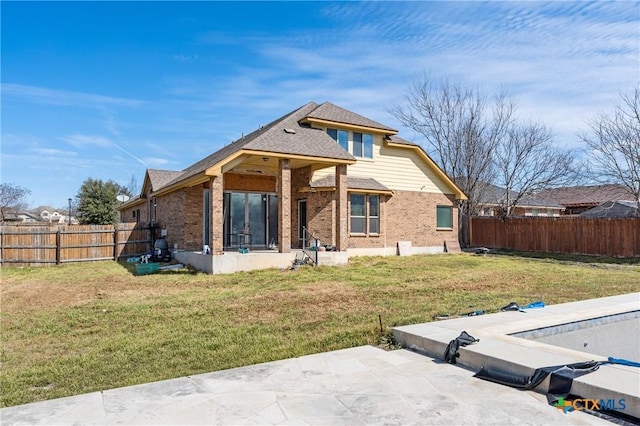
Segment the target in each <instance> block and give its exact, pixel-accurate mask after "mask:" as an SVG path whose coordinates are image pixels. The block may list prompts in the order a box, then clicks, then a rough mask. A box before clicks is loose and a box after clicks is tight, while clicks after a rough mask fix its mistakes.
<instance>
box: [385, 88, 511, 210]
mask: <svg viewBox="0 0 640 426" xmlns="http://www.w3.org/2000/svg"><path fill="white" fill-rule="evenodd" d="M391 113H392V114H393V115H394V116H395V117H396V118H397V119H398V120H399V121H400V122H401V123H402V124H403V125H405V126H407V127H409V128H410V129H412V130H414V131H415V132H417V133H419V134H420V135H422V136H423V137H424V139H425V141H426V143H427V147H426V151H427V153H429V155H430V156H432V157H433V159H434V161H435V162H436V163H437V164H438V165H439V166H440V168H441V169H442V170H443V171H444V172H445V173H446V174H447V175H448V176H449V177H450V178H451V179H453V181H454V182H455V183H456V185H458V187H459V188H460V189H461V190H462V191H463V192H464V193H465V194H466V195H467V197H468V201H467V203H466V204H465V205H464V206H463V212H461V213H466V214H473V213H475V212H476V209H477V205H478V202H479V201H480V199H481V198H482V193H483V190H484V189H485V188H486V185H485V184H486V183H487V182H492V181H493V180H494V173H495V170H494V168H493V166H494V163H493V162H492V158H493V156H494V151H495V150H496V148H497V146H498V144H499V143H500V141H501V140H502V139H504V138H505V137H507V134H508V130H509V126H510V125H511V123H512V122H513V119H514V114H515V105H514V103H513V102H511V101H509V100H508V99H507V96H506V94H505V93H504V92H501V93H499V94H498V95H496V96H495V98H494V99H493V100H492V101H491V102H489V101H488V100H487V96H486V95H485V94H483V93H482V92H481V91H480V90H479V89H476V90H472V89H468V88H465V87H464V86H462V85H461V84H454V83H451V82H450V81H448V80H443V81H442V82H440V83H438V82H433V81H432V80H430V79H429V78H428V77H424V78H423V79H422V80H420V81H417V82H414V83H413V85H412V86H411V87H410V89H409V91H408V94H407V96H406V106H404V107H403V106H396V107H394V108H393V109H392V110H391Z"/></svg>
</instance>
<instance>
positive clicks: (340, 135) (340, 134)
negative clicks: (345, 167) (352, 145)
mask: <svg viewBox="0 0 640 426" xmlns="http://www.w3.org/2000/svg"><path fill="white" fill-rule="evenodd" d="M327 134H328V135H329V136H331V138H333V140H334V141H336V142H338V143H339V144H340V146H341V147H343V148H344V149H345V150H346V151H349V132H347V131H346V130H338V129H327Z"/></svg>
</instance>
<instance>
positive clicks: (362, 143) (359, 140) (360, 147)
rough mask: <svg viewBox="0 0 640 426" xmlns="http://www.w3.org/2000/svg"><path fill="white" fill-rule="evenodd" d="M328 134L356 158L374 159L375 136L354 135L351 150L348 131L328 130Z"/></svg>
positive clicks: (354, 133)
mask: <svg viewBox="0 0 640 426" xmlns="http://www.w3.org/2000/svg"><path fill="white" fill-rule="evenodd" d="M327 134H328V135H329V136H331V138H332V139H333V140H334V141H336V142H338V143H339V144H340V146H341V147H343V148H344V149H345V150H346V151H349V152H350V153H351V154H353V156H354V157H362V158H373V135H370V134H367V133H359V132H353V133H352V136H353V137H352V146H351V148H352V149H351V150H350V149H349V132H347V131H346V130H338V129H327Z"/></svg>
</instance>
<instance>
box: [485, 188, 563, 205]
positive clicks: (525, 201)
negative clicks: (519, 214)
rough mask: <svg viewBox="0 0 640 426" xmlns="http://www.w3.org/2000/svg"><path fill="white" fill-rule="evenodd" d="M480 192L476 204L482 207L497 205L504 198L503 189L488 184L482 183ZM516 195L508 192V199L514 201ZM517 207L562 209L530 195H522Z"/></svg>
mask: <svg viewBox="0 0 640 426" xmlns="http://www.w3.org/2000/svg"><path fill="white" fill-rule="evenodd" d="M482 186H483V188H482V190H481V191H480V197H479V199H478V204H484V205H499V204H500V200H502V199H503V198H504V195H505V191H506V189H505V188H502V187H499V186H497V185H492V184H490V183H484V184H483V185H482ZM517 195H518V194H517V193H516V192H515V191H509V197H510V198H511V199H515V197H517ZM516 206H517V207H533V208H546V209H561V210H563V209H564V206H563V205H561V204H558V203H554V202H553V201H548V200H541V199H539V198H537V197H532V196H530V195H524V196H523V197H522V198H520V200H518V204H516Z"/></svg>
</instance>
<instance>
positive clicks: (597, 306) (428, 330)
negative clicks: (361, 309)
mask: <svg viewBox="0 0 640 426" xmlns="http://www.w3.org/2000/svg"><path fill="white" fill-rule="evenodd" d="M637 310H640V293H631V294H625V295H620V296H613V297H605V298H600V299H591V300H585V301H580V302H572V303H564V304H559V305H550V306H546V307H544V308H539V309H530V310H526V311H525V312H520V311H508V312H500V313H496V314H489V315H479V316H472V317H461V318H455V319H447V320H443V321H437V322H431V323H425V324H416V325H409V326H404V327H397V328H395V329H394V330H393V333H394V337H395V339H396V340H397V341H398V342H399V343H400V344H401V345H402V346H403V347H406V348H410V349H412V350H415V351H417V352H419V353H423V354H425V355H428V356H432V357H438V358H443V355H444V353H445V349H446V347H447V345H448V343H449V342H450V341H451V340H453V339H455V338H456V337H458V336H459V335H460V333H461V332H462V331H466V332H467V333H469V334H470V335H472V336H473V337H475V338H476V339H479V340H480V341H479V342H478V343H476V344H473V345H469V346H466V347H461V348H460V350H459V354H460V357H459V358H458V359H457V363H458V364H459V365H460V366H463V367H465V368H468V369H470V370H472V371H478V370H480V368H482V367H483V366H485V367H488V368H492V369H497V370H500V371H506V372H510V373H512V374H516V375H522V376H530V375H532V374H533V372H534V370H535V369H536V368H540V367H548V366H554V365H565V364H572V363H576V362H581V361H591V360H595V361H606V360H607V357H604V356H600V355H595V354H590V353H587V352H582V351H576V350H571V349H565V348H562V347H558V346H552V345H549V344H545V343H540V342H536V341H532V340H525V339H522V338H519V337H515V336H511V335H510V334H513V333H518V332H523V331H528V330H534V329H538V328H544V327H551V326H554V325H559V324H565V323H571V322H578V321H585V320H589V319H592V318H599V317H604V316H608V315H615V314H622V313H626V312H631V311H637ZM628 344H629V345H640V338H636V339H632V340H630V341H629V342H628ZM634 349H637V348H634ZM635 352H637V351H635ZM632 361H639V360H632ZM548 385H549V378H547V379H545V381H543V382H542V383H541V384H540V385H539V386H538V387H537V388H536V391H538V392H541V393H545V394H546V391H547V389H548ZM571 393H572V394H575V395H579V396H581V397H583V398H587V399H598V400H600V399H604V400H608V399H615V400H619V399H621V398H623V399H625V402H626V408H625V410H624V413H625V414H628V415H631V416H633V417H636V418H640V368H637V367H629V366H624V365H612V364H609V365H601V366H600V368H599V369H598V370H597V371H595V372H593V373H590V374H587V375H584V376H582V377H579V378H576V379H574V380H573V384H572V387H571Z"/></svg>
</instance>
